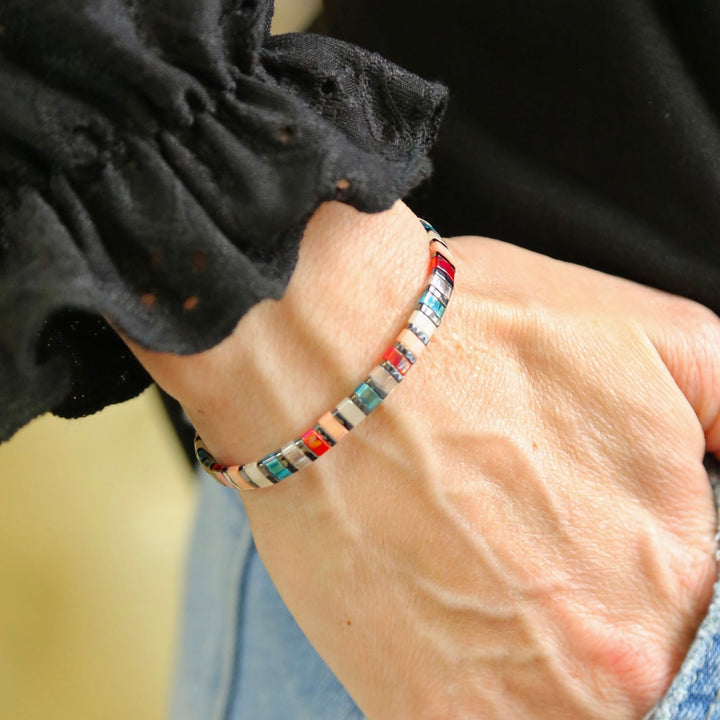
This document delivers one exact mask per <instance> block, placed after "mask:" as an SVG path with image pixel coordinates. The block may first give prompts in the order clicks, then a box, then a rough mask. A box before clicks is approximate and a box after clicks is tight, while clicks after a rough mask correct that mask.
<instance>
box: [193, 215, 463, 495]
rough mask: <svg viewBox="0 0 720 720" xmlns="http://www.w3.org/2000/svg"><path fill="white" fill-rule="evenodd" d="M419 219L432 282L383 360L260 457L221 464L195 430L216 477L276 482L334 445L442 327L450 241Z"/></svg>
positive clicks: (233, 484) (450, 272)
mask: <svg viewBox="0 0 720 720" xmlns="http://www.w3.org/2000/svg"><path fill="white" fill-rule="evenodd" d="M420 222H421V223H422V225H423V227H424V228H425V230H426V231H427V233H428V236H429V238H430V270H429V275H428V284H427V287H426V288H425V290H424V291H423V294H422V295H421V296H420V298H419V300H418V303H417V307H416V309H415V310H414V311H413V313H412V315H410V318H409V320H408V323H407V325H406V327H405V328H404V329H403V330H402V332H401V333H400V334H399V335H398V337H397V338H396V340H395V342H394V343H393V344H392V345H391V346H390V347H389V348H388V349H387V351H386V352H385V353H384V355H383V356H382V359H381V361H380V363H379V364H378V365H377V366H376V367H375V368H374V369H373V370H372V372H371V373H370V375H369V376H368V377H367V378H366V379H365V381H364V382H362V383H360V385H358V386H357V387H356V388H355V390H353V392H352V394H351V395H349V396H348V397H346V398H344V399H343V400H342V401H341V402H340V403H338V405H337V406H336V407H335V408H334V409H333V410H331V411H329V412H327V413H325V414H324V415H323V416H322V417H321V418H320V419H319V420H318V421H317V422H316V423H315V425H313V426H312V427H311V428H310V429H309V430H308V431H307V432H305V433H303V434H302V435H301V436H300V437H299V438H296V439H295V440H293V441H292V442H289V443H287V444H286V445H283V446H282V447H281V448H280V449H278V450H275V451H274V452H271V453H270V454H269V455H267V456H266V457H264V458H263V459H262V460H258V461H257V462H251V463H247V464H245V465H222V464H220V463H218V462H217V460H215V458H214V457H213V456H212V455H211V453H210V451H209V450H208V449H207V447H206V446H205V443H204V442H203V441H202V439H201V437H200V435H198V434H196V435H195V455H196V456H197V459H198V461H199V462H200V464H201V465H202V467H203V468H204V470H205V471H206V472H207V473H209V474H210V475H211V476H212V477H213V478H215V480H217V481H218V482H219V483H221V484H222V485H225V486H226V487H229V488H233V489H234V490H246V489H248V488H263V487H269V486H271V485H275V484H277V483H278V482H280V481H281V480H284V479H285V478H287V477H290V475H293V474H294V473H296V472H297V471H298V470H302V468H304V467H307V466H308V465H310V464H311V463H313V462H314V461H315V460H317V459H318V458H319V457H320V456H322V455H324V454H325V453H326V452H327V451H328V450H330V448H332V447H334V446H335V445H336V444H337V443H338V442H339V441H340V440H341V439H342V438H343V437H345V435H347V434H348V433H349V432H350V431H351V430H353V429H354V428H356V427H357V426H358V425H359V424H360V423H361V422H362V421H363V420H364V419H365V418H366V417H367V416H368V415H369V414H370V413H371V412H372V411H373V410H375V408H377V407H378V406H379V405H380V403H381V402H382V401H383V400H384V399H385V398H386V397H387V396H388V395H389V394H390V393H391V392H392V391H393V390H394V389H395V388H396V387H397V386H398V385H399V384H400V382H401V381H402V379H403V377H405V375H406V374H407V372H408V371H409V370H410V368H411V367H412V366H413V365H414V364H415V362H416V361H417V359H418V357H419V356H420V354H421V353H422V351H423V350H424V349H425V348H426V347H427V345H428V343H429V342H430V338H431V337H432V336H433V333H434V332H435V330H436V329H437V328H438V327H439V325H440V321H441V320H442V317H443V314H444V313H445V308H446V307H447V305H448V303H449V302H450V298H451V296H452V292H453V287H454V285H455V266H454V265H453V264H452V262H451V254H450V249H449V248H448V246H447V243H446V242H445V241H444V240H443V239H442V238H441V237H440V235H439V234H438V233H437V231H436V230H435V228H433V226H432V225H430V224H429V223H427V222H425V221H424V220H421V221H420Z"/></svg>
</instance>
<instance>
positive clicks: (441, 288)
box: [430, 271, 453, 305]
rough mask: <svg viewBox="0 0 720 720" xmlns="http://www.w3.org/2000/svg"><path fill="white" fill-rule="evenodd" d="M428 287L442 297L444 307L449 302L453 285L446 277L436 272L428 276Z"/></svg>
mask: <svg viewBox="0 0 720 720" xmlns="http://www.w3.org/2000/svg"><path fill="white" fill-rule="evenodd" d="M430 287H431V288H434V289H435V291H436V292H438V293H439V294H440V295H441V296H442V298H443V300H444V302H445V304H446V305H447V304H448V302H450V298H451V297H452V292H453V285H452V283H451V282H449V281H448V279H447V276H446V275H444V274H443V273H441V272H438V271H435V272H433V273H432V275H430Z"/></svg>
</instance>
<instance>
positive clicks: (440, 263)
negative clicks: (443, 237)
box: [430, 254, 455, 282]
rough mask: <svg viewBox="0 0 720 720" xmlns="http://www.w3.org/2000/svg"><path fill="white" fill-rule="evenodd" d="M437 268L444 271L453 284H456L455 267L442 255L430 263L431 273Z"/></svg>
mask: <svg viewBox="0 0 720 720" xmlns="http://www.w3.org/2000/svg"><path fill="white" fill-rule="evenodd" d="M436 268H438V269H439V270H442V271H443V272H444V273H445V274H446V275H447V276H448V277H449V278H450V280H451V281H452V282H455V266H454V265H452V263H450V262H448V261H447V260H446V259H445V258H444V257H443V256H442V255H439V254H435V255H433V259H432V260H431V261H430V272H432V271H433V270H435V269H436Z"/></svg>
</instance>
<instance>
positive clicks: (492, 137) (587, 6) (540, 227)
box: [326, 0, 720, 313]
mask: <svg viewBox="0 0 720 720" xmlns="http://www.w3.org/2000/svg"><path fill="white" fill-rule="evenodd" d="M326 5H327V12H326V25H327V27H328V31H329V32H331V33H332V34H334V35H335V36H337V37H341V38H343V39H346V40H350V41H352V42H356V43H359V44H362V46H363V47H367V48H370V49H372V50H375V51H378V52H381V53H382V54H383V55H384V56H386V57H388V58H390V59H391V60H394V61H395V62H400V63H402V64H403V66H404V67H407V68H409V69H411V70H413V71H414V72H418V73H421V74H423V75H424V76H426V77H430V78H433V79H437V80H441V81H442V82H444V83H446V84H447V85H448V87H449V90H450V103H449V106H448V112H447V116H446V118H445V120H444V121H443V126H442V129H441V132H440V137H439V141H438V145H437V148H436V150H435V151H434V153H433V162H434V165H435V171H434V173H433V178H432V181H431V182H430V183H429V184H427V186H425V187H424V188H423V189H422V191H420V192H418V193H416V194H414V196H413V198H411V200H410V204H411V206H412V207H413V208H414V209H415V210H416V211H418V212H419V213H420V214H424V215H426V216H427V217H430V218H432V219H433V221H434V222H436V223H437V226H438V227H439V228H442V229H443V232H445V233H449V234H464V233H473V234H484V235H488V236H490V237H497V238H500V239H502V240H506V241H509V242H513V243H515V244H518V245H522V246H524V247H528V248H531V249H533V250H537V251H540V252H543V253H546V254H549V255H553V256H555V257H559V258H562V259H565V260H570V261H573V262H577V263H580V264H583V265H587V266H590V267H594V268H597V269H600V270H603V271H606V272H610V273H612V274H615V275H620V276H624V277H627V278H630V279H632V280H635V281H637V282H641V283H643V284H646V285H651V286H655V287H658V288H661V289H663V290H667V291H670V292H673V293H676V294H679V295H683V296H685V297H689V298H692V299H694V300H697V301H699V302H701V303H703V304H705V305H707V306H708V307H710V308H711V309H712V310H714V311H715V312H716V313H720V4H719V3H718V2H716V1H714V0H698V2H687V0H545V1H544V2H527V1H526V0H477V2H466V1H465V0H447V1H446V2H444V3H443V5H442V12H439V11H437V9H436V10H435V11H431V10H430V4H428V3H418V2H416V0H392V1H391V2H386V0H363V1H362V2H357V1H356V0H326ZM379 17H382V22H381V23H378V22H377V18H379ZM410 27H411V29H410Z"/></svg>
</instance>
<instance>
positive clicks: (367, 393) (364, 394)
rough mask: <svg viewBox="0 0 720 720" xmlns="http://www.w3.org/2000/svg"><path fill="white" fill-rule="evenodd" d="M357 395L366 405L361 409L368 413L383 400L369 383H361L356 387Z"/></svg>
mask: <svg viewBox="0 0 720 720" xmlns="http://www.w3.org/2000/svg"><path fill="white" fill-rule="evenodd" d="M355 397H356V398H357V399H358V400H360V402H361V403H362V405H364V407H361V408H360V409H361V410H362V411H363V412H364V413H365V414H366V415H367V414H368V413H371V412H372V411H373V410H374V409H375V408H376V407H377V406H378V405H379V404H380V403H381V402H382V398H381V397H380V396H379V395H378V394H377V393H376V392H375V391H374V390H373V389H372V388H371V387H370V386H369V385H368V384H367V383H361V384H360V385H358V386H357V387H356V388H355ZM353 399H354V398H353Z"/></svg>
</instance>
